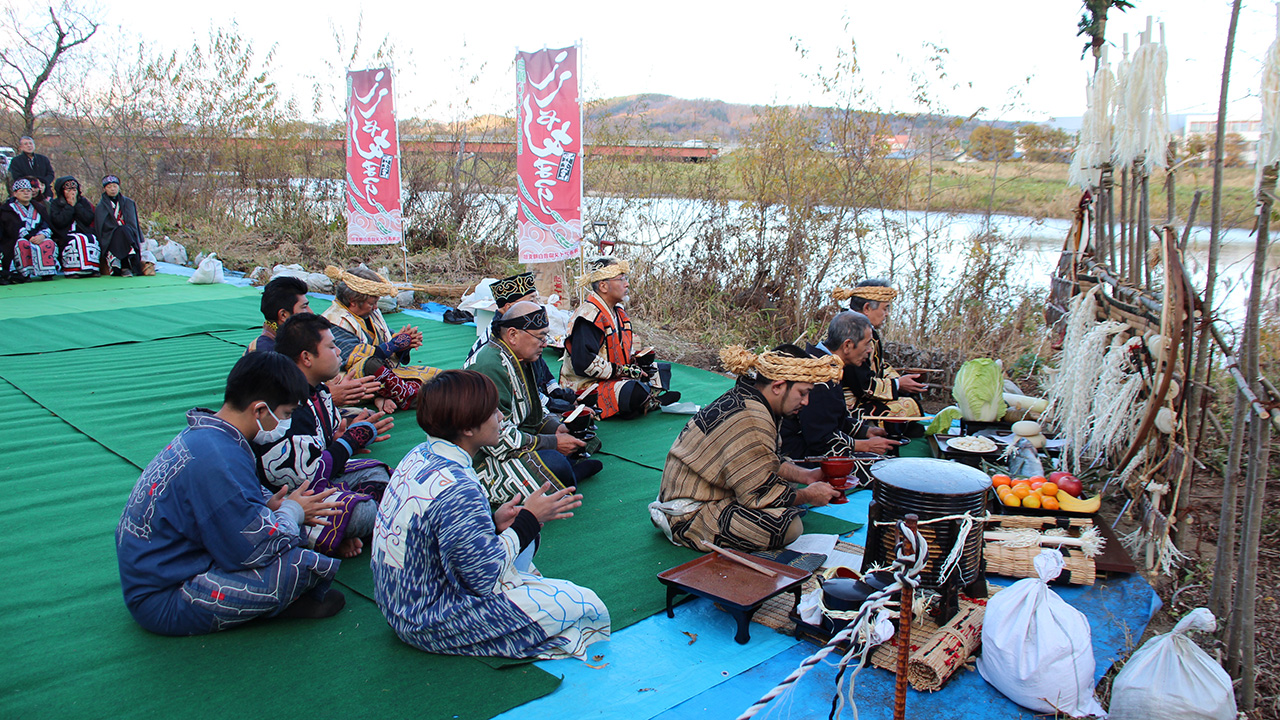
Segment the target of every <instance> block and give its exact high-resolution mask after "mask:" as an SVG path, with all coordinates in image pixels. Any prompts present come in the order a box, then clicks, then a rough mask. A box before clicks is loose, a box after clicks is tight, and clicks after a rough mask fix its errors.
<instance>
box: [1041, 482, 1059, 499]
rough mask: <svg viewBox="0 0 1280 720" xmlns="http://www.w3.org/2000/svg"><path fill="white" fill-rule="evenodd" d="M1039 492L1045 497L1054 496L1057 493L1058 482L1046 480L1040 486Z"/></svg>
mask: <svg viewBox="0 0 1280 720" xmlns="http://www.w3.org/2000/svg"><path fill="white" fill-rule="evenodd" d="M1040 492H1041V493H1043V494H1044V495H1045V497H1056V496H1057V495H1058V484H1057V483H1055V482H1047V483H1045V484H1043V485H1041V486H1040Z"/></svg>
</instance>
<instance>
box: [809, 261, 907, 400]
mask: <svg viewBox="0 0 1280 720" xmlns="http://www.w3.org/2000/svg"><path fill="white" fill-rule="evenodd" d="M831 296H832V297H833V298H835V299H836V300H844V299H846V298H847V299H848V300H849V309H850V310H852V311H854V312H856V313H862V314H863V315H866V316H867V319H868V320H870V321H871V354H870V356H869V359H868V361H867V362H866V363H864V364H862V365H846V366H845V372H844V378H843V379H842V380H841V385H842V386H843V387H844V390H845V402H846V403H847V404H848V406H849V409H850V410H853V409H854V408H855V407H857V408H861V409H862V411H863V414H865V415H880V416H883V415H892V416H894V417H915V416H918V415H920V404H919V402H917V401H916V399H915V398H914V397H911V395H915V394H919V393H920V392H922V391H924V389H925V386H924V385H922V384H921V383H920V382H919V380H918V378H919V377H920V376H919V375H901V376H900V375H898V371H897V370H894V369H893V367H892V366H890V365H889V364H888V363H886V362H885V361H884V346H883V344H882V343H881V342H880V326H882V325H884V321H885V319H886V318H888V316H889V303H890V302H892V301H893V299H894V298H895V297H897V296H898V291H897V290H894V289H893V288H891V287H889V283H888V282H887V281H885V280H878V279H871V280H863V281H862V282H860V283H858V284H857V286H856V287H854V288H853V289H846V288H838V289H836V290H834V291H832V293H831Z"/></svg>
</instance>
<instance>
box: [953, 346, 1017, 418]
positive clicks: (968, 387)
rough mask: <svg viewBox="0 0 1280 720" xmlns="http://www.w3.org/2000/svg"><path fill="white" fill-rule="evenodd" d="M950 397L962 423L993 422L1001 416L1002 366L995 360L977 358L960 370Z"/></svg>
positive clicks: (1003, 411) (1002, 396) (1003, 407)
mask: <svg viewBox="0 0 1280 720" xmlns="http://www.w3.org/2000/svg"><path fill="white" fill-rule="evenodd" d="M951 397H953V398H955V400H956V404H957V405H959V406H960V412H961V414H962V415H964V419H965V420H974V421H977V422H995V421H996V420H999V419H1000V418H1001V417H1002V416H1004V413H1005V409H1006V408H1005V404H1004V365H1003V364H1002V363H1001V362H1000V361H999V360H992V359H991V358H977V359H976V360H970V361H969V362H967V363H965V364H964V365H961V366H960V372H958V373H956V382H955V385H954V386H953V387H952V388H951Z"/></svg>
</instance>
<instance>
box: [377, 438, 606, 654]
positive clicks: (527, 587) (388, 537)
mask: <svg viewBox="0 0 1280 720" xmlns="http://www.w3.org/2000/svg"><path fill="white" fill-rule="evenodd" d="M526 515H527V516H528V517H527V518H526V521H525V522H526V523H527V522H532V524H533V530H532V531H530V530H528V529H522V528H527V525H526V524H525V523H522V521H521V518H523V517H525V516H526ZM531 519H532V515H530V514H528V513H527V511H526V512H524V513H522V514H521V516H520V517H518V518H517V521H516V523H515V524H513V525H512V527H510V528H508V529H506V530H505V531H503V532H502V533H501V534H499V533H497V532H495V528H494V524H493V514H492V512H491V511H490V508H489V500H488V498H487V497H486V496H485V492H484V488H483V487H482V486H481V484H480V479H479V478H478V477H476V474H475V471H474V470H472V468H471V457H470V456H468V455H467V453H466V451H464V450H463V449H462V448H460V447H458V446H457V445H454V444H453V443H451V442H448V441H445V440H440V439H438V438H431V437H428V439H427V442H425V443H422V444H421V445H419V446H417V447H416V448H414V449H413V450H411V451H409V454H408V455H406V456H405V458H404V460H402V461H401V462H400V466H399V467H397V468H396V471H395V472H394V473H393V474H392V476H391V482H390V483H389V484H388V485H387V489H386V492H385V494H384V495H383V496H382V504H381V507H380V509H379V512H378V524H377V527H376V529H375V530H374V533H373V557H372V560H371V563H372V568H373V581H374V590H375V596H376V599H377V602H378V607H379V608H381V609H382V614H383V615H384V616H385V617H386V618H387V622H388V623H389V624H390V625H391V628H392V629H393V630H395V633H396V635H398V636H400V639H401V640H404V641H405V642H406V643H408V644H410V645H412V646H414V647H416V648H418V649H420V650H426V651H428V652H435V653H445V654H450V655H481V656H498V657H509V658H530V657H538V658H544V659H550V658H562V657H570V656H572V657H578V658H582V657H585V655H586V648H587V646H588V645H590V644H591V643H593V642H597V641H600V640H607V639H608V638H609V611H608V609H606V608H605V606H604V603H602V602H600V598H599V597H597V596H596V594H595V593H594V592H592V591H590V590H588V589H586V588H582V587H578V586H577V585H574V584H573V583H571V582H568V581H565V580H548V579H546V578H543V577H542V576H540V575H537V574H534V572H536V571H532V568H530V570H531V571H530V572H521V571H519V570H517V569H516V566H515V560H516V556H517V555H519V554H520V552H521V550H522V547H523V546H525V545H527V544H528V543H529V542H533V541H534V536H536V533H537V523H536V520H531ZM517 526H522V528H518V527H517ZM522 536H523V537H522Z"/></svg>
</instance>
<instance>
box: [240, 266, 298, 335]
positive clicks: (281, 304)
mask: <svg viewBox="0 0 1280 720" xmlns="http://www.w3.org/2000/svg"><path fill="white" fill-rule="evenodd" d="M259 307H260V308H261V309H262V317H263V320H264V322H263V323H262V334H261V335H259V336H258V337H257V338H256V339H254V341H253V342H251V343H249V349H248V350H246V351H245V352H257V351H259V350H263V351H268V352H270V351H273V350H275V349H276V330H278V329H279V328H280V326H281V325H282V324H284V321H285V320H288V319H289V318H290V317H292V316H293V315H296V314H297V313H309V312H311V305H310V304H309V303H308V302H307V284H306V283H305V282H303V281H302V280H300V279H298V278H296V277H290V276H288V275H281V276H280V277H277V278H272V279H271V282H269V283H267V284H266V285H264V286H263V287H262V302H261V303H260V305H259Z"/></svg>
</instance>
